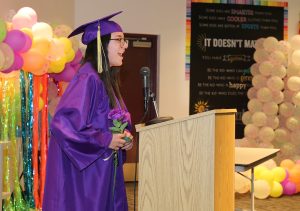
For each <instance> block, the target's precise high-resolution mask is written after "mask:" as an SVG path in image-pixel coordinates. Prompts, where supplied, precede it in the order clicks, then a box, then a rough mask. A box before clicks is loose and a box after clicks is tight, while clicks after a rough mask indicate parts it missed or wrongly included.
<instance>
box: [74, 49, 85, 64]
mask: <svg viewBox="0 0 300 211" xmlns="http://www.w3.org/2000/svg"><path fill="white" fill-rule="evenodd" d="M81 60H82V53H81V51H80V50H77V51H76V53H75V57H74V59H73V60H72V62H71V63H72V64H74V63H80V62H81Z"/></svg>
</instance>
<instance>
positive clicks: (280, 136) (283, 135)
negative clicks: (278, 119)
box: [274, 127, 290, 142]
mask: <svg viewBox="0 0 300 211" xmlns="http://www.w3.org/2000/svg"><path fill="white" fill-rule="evenodd" d="M289 139H290V133H289V131H288V130H287V129H285V128H283V127H281V128H277V129H276V130H275V138H274V140H276V141H279V142H282V141H288V140H289Z"/></svg>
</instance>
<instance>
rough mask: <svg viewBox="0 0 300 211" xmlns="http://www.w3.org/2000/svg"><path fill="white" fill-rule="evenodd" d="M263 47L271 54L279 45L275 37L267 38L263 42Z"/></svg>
mask: <svg viewBox="0 0 300 211" xmlns="http://www.w3.org/2000/svg"><path fill="white" fill-rule="evenodd" d="M263 46H264V48H265V49H266V50H267V51H269V52H271V51H275V50H276V49H278V46H279V43H278V40H277V39H276V38H275V37H267V38H266V39H265V40H264V43H263Z"/></svg>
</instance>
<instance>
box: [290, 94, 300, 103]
mask: <svg viewBox="0 0 300 211" xmlns="http://www.w3.org/2000/svg"><path fill="white" fill-rule="evenodd" d="M292 101H293V103H294V104H295V105H297V106H300V92H296V93H295V94H294V95H293V97H292Z"/></svg>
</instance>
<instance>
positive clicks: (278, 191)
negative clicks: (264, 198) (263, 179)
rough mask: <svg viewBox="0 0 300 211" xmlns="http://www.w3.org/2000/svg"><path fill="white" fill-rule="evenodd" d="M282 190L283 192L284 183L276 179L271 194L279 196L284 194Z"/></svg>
mask: <svg viewBox="0 0 300 211" xmlns="http://www.w3.org/2000/svg"><path fill="white" fill-rule="evenodd" d="M282 192H283V188H282V185H281V184H280V183H279V182H276V181H274V182H273V185H272V188H271V193H270V196H272V197H276V198H277V197H279V196H281V195H282Z"/></svg>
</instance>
